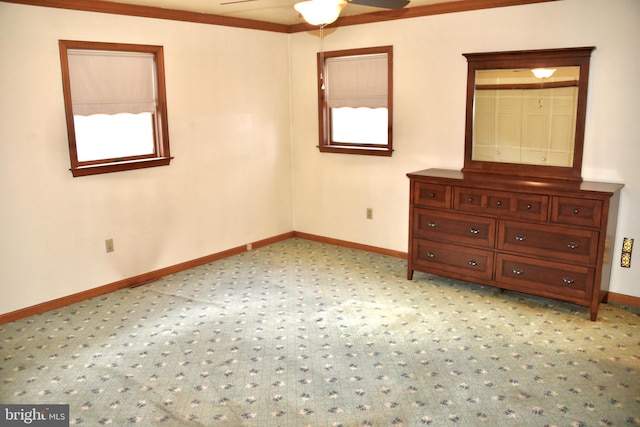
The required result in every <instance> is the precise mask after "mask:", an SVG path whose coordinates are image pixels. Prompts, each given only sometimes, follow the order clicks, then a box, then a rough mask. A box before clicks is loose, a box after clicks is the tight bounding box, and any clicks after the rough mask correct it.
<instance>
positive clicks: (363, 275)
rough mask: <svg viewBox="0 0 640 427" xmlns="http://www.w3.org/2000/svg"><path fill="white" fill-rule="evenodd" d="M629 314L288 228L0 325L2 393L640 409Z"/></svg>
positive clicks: (445, 414) (519, 419)
mask: <svg viewBox="0 0 640 427" xmlns="http://www.w3.org/2000/svg"><path fill="white" fill-rule="evenodd" d="M639 327H640V316H639V315H638V314H637V313H634V312H632V311H630V310H627V309H625V308H622V307H618V306H614V305H608V304H604V305H602V306H601V308H600V316H599V319H598V322H590V321H589V320H587V314H586V309H585V308H582V307H577V306H574V305H571V304H564V303H560V302H556V301H552V300H547V299H543V298H536V297H531V296H526V295H522V294H518V293H514V292H505V293H503V294H501V293H500V292H499V291H498V290H496V289H493V288H490V287H483V286H479V285H473V284H468V283H463V282H458V281H453V280H447V279H443V278H439V277H436V276H431V275H427V274H422V273H416V274H415V276H414V280H413V281H407V280H406V261H404V260H401V259H397V258H393V257H388V256H384V255H379V254H372V253H368V252H363V251H358V250H353V249H347V248H342V247H337V246H332V245H326V244H321V243H317V242H311V241H307V240H302V239H289V240H286V241H283V242H279V243H276V244H273V245H270V246H267V247H264V248H260V249H257V250H253V251H250V252H246V253H243V254H240V255H237V256H233V257H230V258H227V259H224V260H221V261H217V262H213V263H210V264H207V265H203V266H201V267H197V268H194V269H191V270H188V271H184V272H181V273H178V274H174V275H171V276H167V277H165V278H163V279H161V280H158V281H155V282H152V283H150V284H147V285H144V286H140V287H137V288H132V289H124V290H121V291H118V292H114V293H111V294H108V295H105V296H102V297H98V298H94V299H91V300H87V301H84V302H82V303H78V304H74V305H71V306H68V307H65V308H63V309H60V310H56V311H52V312H48V313H45V314H42V315H38V316H33V317H30V318H26V319H23V320H20V321H17V322H13V323H10V324H6V325H0V346H1V347H0V360H1V362H0V363H1V365H0V377H1V381H2V382H1V384H0V387H1V388H0V403H4V404H8V403H30V404H31V403H48V404H53V403H65V404H69V405H70V416H71V425H77V424H83V425H87V426H100V425H114V426H124V425H129V424H138V425H145V426H210V425H219V424H224V425H229V426H258V427H267V426H422V425H433V426H449V425H457V426H478V425H487V426H491V425H493V426H495V425H500V426H512V425H513V426H516V425H517V426H523V425H524V426H547V425H549V426H600V425H607V426H608V425H611V426H623V425H624V426H629V425H640V375H639V371H640V329H639Z"/></svg>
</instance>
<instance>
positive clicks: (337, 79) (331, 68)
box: [325, 53, 388, 108]
mask: <svg viewBox="0 0 640 427" xmlns="http://www.w3.org/2000/svg"><path fill="white" fill-rule="evenodd" d="M325 63H326V75H325V79H326V88H327V91H326V94H325V95H326V101H327V105H328V106H329V108H340V107H352V108H358V107H369V108H380V107H387V105H388V104H387V92H388V90H387V86H388V61H387V54H386V53H383V54H374V55H358V56H348V57H338V58H327V59H326V60H325Z"/></svg>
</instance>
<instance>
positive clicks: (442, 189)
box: [413, 182, 451, 208]
mask: <svg viewBox="0 0 640 427" xmlns="http://www.w3.org/2000/svg"><path fill="white" fill-rule="evenodd" d="M413 185H414V187H413V190H414V191H413V203H414V204H416V205H421V206H428V207H434V208H449V207H451V187H450V186H448V185H443V184H432V183H429V182H414V183H413Z"/></svg>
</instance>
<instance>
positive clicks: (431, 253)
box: [427, 252, 436, 258]
mask: <svg viewBox="0 0 640 427" xmlns="http://www.w3.org/2000/svg"><path fill="white" fill-rule="evenodd" d="M435 257H436V254H434V253H433V252H427V258H435Z"/></svg>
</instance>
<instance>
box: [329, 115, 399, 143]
mask: <svg viewBox="0 0 640 427" xmlns="http://www.w3.org/2000/svg"><path fill="white" fill-rule="evenodd" d="M388 119H389V113H388V110H387V109H386V108H366V107H361V108H351V107H342V108H332V109H331V141H332V142H336V143H338V142H339V143H345V144H376V145H387V143H388V132H387V129H388Z"/></svg>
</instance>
